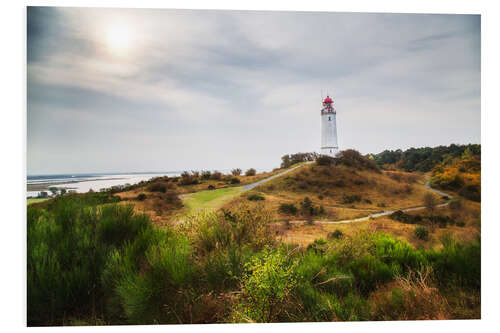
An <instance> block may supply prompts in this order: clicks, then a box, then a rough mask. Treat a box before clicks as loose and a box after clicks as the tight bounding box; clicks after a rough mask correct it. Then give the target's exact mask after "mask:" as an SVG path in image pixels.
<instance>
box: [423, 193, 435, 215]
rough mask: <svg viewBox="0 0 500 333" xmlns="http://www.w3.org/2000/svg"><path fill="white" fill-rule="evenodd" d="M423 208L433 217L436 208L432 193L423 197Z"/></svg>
mask: <svg viewBox="0 0 500 333" xmlns="http://www.w3.org/2000/svg"><path fill="white" fill-rule="evenodd" d="M424 206H425V208H426V209H427V210H428V211H429V213H430V214H431V215H434V212H435V210H436V206H437V199H436V196H435V195H434V194H432V193H427V194H426V195H424Z"/></svg>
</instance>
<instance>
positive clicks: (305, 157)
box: [280, 152, 320, 168]
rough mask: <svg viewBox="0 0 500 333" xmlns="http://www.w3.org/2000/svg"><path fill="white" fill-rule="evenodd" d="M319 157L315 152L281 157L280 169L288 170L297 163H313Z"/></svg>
mask: <svg viewBox="0 0 500 333" xmlns="http://www.w3.org/2000/svg"><path fill="white" fill-rule="evenodd" d="M319 156H320V155H319V154H318V153H316V152H312V153H296V154H287V155H283V156H282V157H281V165H280V167H281V168H288V167H290V166H292V165H294V164H297V163H301V162H310V161H315V160H316V159H317V158H318V157H319Z"/></svg>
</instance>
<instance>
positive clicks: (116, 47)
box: [106, 24, 131, 54]
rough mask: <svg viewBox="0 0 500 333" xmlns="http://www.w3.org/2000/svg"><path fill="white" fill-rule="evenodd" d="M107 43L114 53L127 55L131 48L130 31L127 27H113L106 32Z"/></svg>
mask: <svg viewBox="0 0 500 333" xmlns="http://www.w3.org/2000/svg"><path fill="white" fill-rule="evenodd" d="M106 43H107V45H108V46H109V48H110V49H111V51H112V52H113V53H117V54H123V53H126V52H127V51H128V50H129V49H130V47H131V38H130V31H129V29H128V28H127V26H126V25H121V24H115V25H111V26H109V27H108V28H107V30H106Z"/></svg>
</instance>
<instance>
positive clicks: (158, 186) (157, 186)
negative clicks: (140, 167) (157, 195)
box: [149, 183, 167, 193]
mask: <svg viewBox="0 0 500 333" xmlns="http://www.w3.org/2000/svg"><path fill="white" fill-rule="evenodd" d="M149 191H151V192H161V193H165V192H166V191H167V186H166V185H165V184H162V183H153V184H151V186H150V187H149Z"/></svg>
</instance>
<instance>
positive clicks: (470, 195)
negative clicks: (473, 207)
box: [458, 185, 481, 202]
mask: <svg viewBox="0 0 500 333" xmlns="http://www.w3.org/2000/svg"><path fill="white" fill-rule="evenodd" d="M458 194H459V195H461V196H462V197H464V198H466V199H469V200H472V201H476V202H481V187H480V186H479V185H466V186H464V187H463V188H462V189H461V190H460V191H458Z"/></svg>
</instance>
